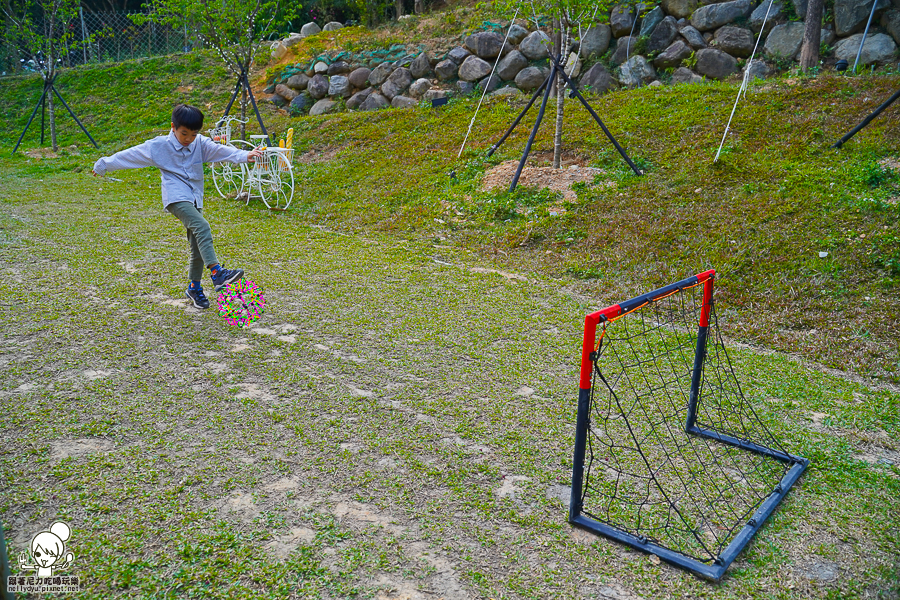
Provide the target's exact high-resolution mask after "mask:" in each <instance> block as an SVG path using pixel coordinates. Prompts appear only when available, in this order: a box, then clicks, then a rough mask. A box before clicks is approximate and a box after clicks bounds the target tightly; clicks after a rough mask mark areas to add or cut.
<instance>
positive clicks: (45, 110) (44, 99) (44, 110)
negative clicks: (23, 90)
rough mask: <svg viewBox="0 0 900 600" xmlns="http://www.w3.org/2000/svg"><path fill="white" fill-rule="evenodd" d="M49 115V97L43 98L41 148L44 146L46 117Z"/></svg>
mask: <svg viewBox="0 0 900 600" xmlns="http://www.w3.org/2000/svg"><path fill="white" fill-rule="evenodd" d="M46 114H47V96H43V97H42V98H41V146H43V145H44V116H45V115H46Z"/></svg>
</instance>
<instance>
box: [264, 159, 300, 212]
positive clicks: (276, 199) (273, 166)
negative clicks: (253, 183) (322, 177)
mask: <svg viewBox="0 0 900 600" xmlns="http://www.w3.org/2000/svg"><path fill="white" fill-rule="evenodd" d="M266 160H267V161H268V165H267V166H268V168H267V169H266V173H265V175H263V177H262V178H261V180H260V182H259V191H260V196H261V197H262V201H263V202H264V203H265V205H266V206H267V207H268V208H269V209H271V210H287V207H288V206H290V205H291V200H293V199H294V170H293V168H292V167H291V162H290V161H289V160H288V159H287V158H286V157H285V156H284V155H283V154H278V153H275V154H271V155H269V156H267V157H266Z"/></svg>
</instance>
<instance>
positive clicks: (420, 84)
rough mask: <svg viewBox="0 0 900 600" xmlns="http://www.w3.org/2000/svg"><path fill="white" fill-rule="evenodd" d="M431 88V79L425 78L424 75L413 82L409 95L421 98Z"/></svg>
mask: <svg viewBox="0 0 900 600" xmlns="http://www.w3.org/2000/svg"><path fill="white" fill-rule="evenodd" d="M430 89H431V81H429V80H428V79H425V78H424V77H423V78H421V79H417V80H415V81H414V82H413V84H412V85H411V86H409V95H410V96H412V97H413V98H421V97H422V96H424V95H425V92H427V91H428V90H430Z"/></svg>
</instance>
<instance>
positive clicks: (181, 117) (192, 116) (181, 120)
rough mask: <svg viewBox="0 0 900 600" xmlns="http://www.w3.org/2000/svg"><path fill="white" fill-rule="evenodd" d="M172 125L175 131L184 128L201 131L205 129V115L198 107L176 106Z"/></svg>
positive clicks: (173, 111) (173, 110)
mask: <svg viewBox="0 0 900 600" xmlns="http://www.w3.org/2000/svg"><path fill="white" fill-rule="evenodd" d="M172 125H174V126H175V129H178V128H179V127H182V126H184V127H186V128H188V129H190V130H191V131H200V130H201V129H203V113H202V112H200V109H199V108H197V107H196V106H191V105H189V104H176V105H175V108H174V109H172Z"/></svg>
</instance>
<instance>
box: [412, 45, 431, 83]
mask: <svg viewBox="0 0 900 600" xmlns="http://www.w3.org/2000/svg"><path fill="white" fill-rule="evenodd" d="M409 72H410V73H411V74H412V76H413V79H421V78H422V77H425V76H426V75H428V74H429V73H431V60H430V59H429V58H428V53H427V52H423V53H422V54H420V55H419V56H417V57H416V59H415V60H414V61H412V63H410V65H409Z"/></svg>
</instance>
